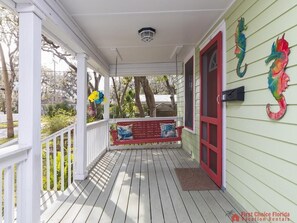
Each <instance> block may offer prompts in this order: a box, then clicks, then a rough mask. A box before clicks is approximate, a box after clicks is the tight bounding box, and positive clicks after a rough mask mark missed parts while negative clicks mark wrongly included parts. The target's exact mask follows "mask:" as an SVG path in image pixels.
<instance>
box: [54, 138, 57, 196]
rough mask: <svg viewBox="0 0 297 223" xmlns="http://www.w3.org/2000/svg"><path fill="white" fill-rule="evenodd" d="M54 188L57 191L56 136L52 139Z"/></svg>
mask: <svg viewBox="0 0 297 223" xmlns="http://www.w3.org/2000/svg"><path fill="white" fill-rule="evenodd" d="M53 160H54V190H55V191H57V187H58V186H57V137H54V139H53Z"/></svg>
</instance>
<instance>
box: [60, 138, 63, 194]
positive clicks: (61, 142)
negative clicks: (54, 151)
mask: <svg viewBox="0 0 297 223" xmlns="http://www.w3.org/2000/svg"><path fill="white" fill-rule="evenodd" d="M60 152H61V161H60V162H61V190H62V191H64V133H61V135H60Z"/></svg>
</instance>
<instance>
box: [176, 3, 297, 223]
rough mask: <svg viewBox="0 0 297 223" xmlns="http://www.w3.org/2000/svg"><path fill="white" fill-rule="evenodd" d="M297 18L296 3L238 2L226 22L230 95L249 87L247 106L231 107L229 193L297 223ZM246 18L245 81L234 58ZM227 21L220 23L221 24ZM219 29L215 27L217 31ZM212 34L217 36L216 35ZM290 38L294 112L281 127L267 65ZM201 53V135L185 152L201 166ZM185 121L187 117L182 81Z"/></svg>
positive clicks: (189, 138) (186, 140)
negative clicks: (273, 115) (275, 46)
mask: <svg viewBox="0 0 297 223" xmlns="http://www.w3.org/2000/svg"><path fill="white" fill-rule="evenodd" d="M296 14H297V2H296V1H283V0H278V1H264V0H249V1H247V0H238V1H236V2H235V3H234V4H233V5H232V6H231V7H230V8H229V10H228V11H227V12H226V13H225V14H224V15H223V17H222V20H223V19H224V20H225V22H226V41H227V42H226V49H227V52H226V60H227V76H226V80H227V89H232V88H236V87H239V86H245V101H244V102H228V103H227V108H226V109H227V110H226V111H227V112H226V130H225V131H226V189H227V191H228V192H229V193H230V194H231V195H232V196H233V197H234V198H235V199H236V200H237V201H238V202H239V203H240V204H241V205H242V206H243V207H244V208H245V209H246V210H247V211H249V212H254V211H260V212H274V211H276V212H279V211H281V212H288V213H290V218H291V220H292V221H294V222H296V221H297V193H296V192H297V174H296V173H297V116H296V114H297V20H296V19H295V17H296ZM241 16H242V17H244V18H245V23H246V25H247V27H248V28H247V30H246V31H245V32H244V33H245V35H246V37H247V48H246V49H247V51H246V55H245V59H244V62H243V64H244V63H247V64H248V68H247V72H246V74H245V76H244V77H243V78H239V77H238V76H237V74H236V70H235V68H236V65H237V61H238V59H237V58H236V57H235V54H234V45H235V42H234V33H235V28H236V26H237V19H238V18H240V17H241ZM222 20H220V21H218V22H217V24H219V23H220V22H221V21H222ZM215 27H216V26H214V28H215ZM210 32H211V31H210ZM283 33H285V39H286V40H287V41H288V43H289V47H290V50H291V53H290V55H289V63H288V65H287V69H286V73H287V74H288V75H289V77H290V81H289V83H288V84H289V87H288V89H287V90H286V91H285V92H284V95H285V98H286V101H287V104H288V107H287V112H286V114H285V116H284V117H283V118H282V119H281V120H278V121H273V120H271V119H269V117H268V116H267V114H266V104H267V103H270V104H272V105H274V106H273V108H272V110H274V111H277V110H278V109H279V107H278V106H277V103H276V101H275V99H274V98H273V96H272V94H271V92H270V91H269V90H268V86H267V85H268V84H267V77H268V71H269V68H270V66H271V63H272V62H270V63H269V64H268V65H266V64H265V59H266V58H267V57H268V55H269V54H270V52H271V46H272V43H273V42H275V40H276V38H277V37H280V38H281V36H282V35H283ZM198 56H199V47H198V46H197V47H196V63H195V64H196V65H195V66H196V74H195V77H196V117H195V118H196V132H195V133H194V134H193V133H190V132H187V130H184V132H183V147H184V149H185V150H187V151H189V152H190V153H192V154H193V157H194V158H195V159H197V161H199V155H198V153H199V146H198V145H199V102H200V101H199V98H200V97H199V84H200V79H199V67H198V66H199V63H198V61H199V60H198ZM178 92H179V99H181V100H180V101H179V104H178V105H179V108H178V112H179V115H181V116H182V115H183V104H182V103H183V102H182V96H181V95H182V94H183V79H182V78H180V80H179V85H178Z"/></svg>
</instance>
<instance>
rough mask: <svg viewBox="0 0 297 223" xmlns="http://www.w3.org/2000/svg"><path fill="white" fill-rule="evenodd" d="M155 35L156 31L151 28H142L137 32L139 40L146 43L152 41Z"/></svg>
mask: <svg viewBox="0 0 297 223" xmlns="http://www.w3.org/2000/svg"><path fill="white" fill-rule="evenodd" d="M155 34H156V30H155V29H154V28H151V27H144V28H141V29H140V30H138V35H140V38H141V40H142V41H143V42H146V43H148V42H150V41H152V40H153V39H154V35H155Z"/></svg>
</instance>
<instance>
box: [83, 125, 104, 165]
mask: <svg viewBox="0 0 297 223" xmlns="http://www.w3.org/2000/svg"><path fill="white" fill-rule="evenodd" d="M108 142H109V125H108V120H101V121H97V122H92V123H89V124H87V169H88V170H89V169H91V168H92V167H93V165H94V164H95V163H96V162H97V161H98V159H99V158H100V157H101V156H102V155H103V153H104V152H105V151H106V149H107V147H108Z"/></svg>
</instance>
